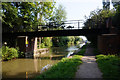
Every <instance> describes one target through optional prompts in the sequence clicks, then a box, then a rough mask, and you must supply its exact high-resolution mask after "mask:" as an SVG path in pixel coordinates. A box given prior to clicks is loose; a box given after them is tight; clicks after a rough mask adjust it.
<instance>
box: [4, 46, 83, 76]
mask: <svg viewBox="0 0 120 80" xmlns="http://www.w3.org/2000/svg"><path fill="white" fill-rule="evenodd" d="M82 45H83V44H80V45H79V47H81V46H82ZM77 47H78V46H71V47H68V48H67V47H53V48H50V49H49V50H50V51H49V53H46V54H42V55H40V57H39V58H34V59H33V58H20V59H14V60H10V61H3V62H2V78H34V77H35V76H37V75H40V74H41V73H42V72H44V71H46V70H47V69H48V68H50V67H51V66H52V65H54V64H55V63H58V62H59V61H60V60H61V59H62V58H63V57H69V56H70V54H72V53H73V52H74V51H75V50H78V49H79V48H77Z"/></svg>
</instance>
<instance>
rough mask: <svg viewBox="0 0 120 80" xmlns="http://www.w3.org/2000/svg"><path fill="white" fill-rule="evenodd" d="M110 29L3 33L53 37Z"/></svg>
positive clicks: (91, 33)
mask: <svg viewBox="0 0 120 80" xmlns="http://www.w3.org/2000/svg"><path fill="white" fill-rule="evenodd" d="M108 33H109V29H74V30H72V29H71V30H53V31H38V32H15V33H2V36H3V38H4V37H10V36H31V37H51V36H81V35H100V34H108Z"/></svg>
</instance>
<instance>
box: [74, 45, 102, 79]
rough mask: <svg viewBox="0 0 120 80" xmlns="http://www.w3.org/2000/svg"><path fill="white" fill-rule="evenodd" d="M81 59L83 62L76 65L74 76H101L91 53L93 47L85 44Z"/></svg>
mask: <svg viewBox="0 0 120 80" xmlns="http://www.w3.org/2000/svg"><path fill="white" fill-rule="evenodd" d="M82 61H83V63H82V64H81V65H80V66H79V67H78V70H77V72H76V75H75V78H102V73H101V71H100V70H99V68H98V65H97V63H96V59H95V55H94V54H93V48H91V46H90V45H88V46H87V48H86V52H85V54H84V56H83V57H82Z"/></svg>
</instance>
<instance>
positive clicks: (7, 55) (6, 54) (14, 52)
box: [0, 46, 19, 60]
mask: <svg viewBox="0 0 120 80" xmlns="http://www.w3.org/2000/svg"><path fill="white" fill-rule="evenodd" d="M1 51H2V52H1V53H0V54H2V60H10V59H13V58H17V57H18V55H19V53H18V49H17V48H9V47H7V46H3V47H2V50H1Z"/></svg>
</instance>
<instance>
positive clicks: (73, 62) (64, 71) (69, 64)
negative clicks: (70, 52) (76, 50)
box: [35, 55, 82, 80]
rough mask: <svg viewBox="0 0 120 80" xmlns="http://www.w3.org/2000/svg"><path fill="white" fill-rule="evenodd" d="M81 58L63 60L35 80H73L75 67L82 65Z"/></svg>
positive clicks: (75, 56)
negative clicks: (71, 79)
mask: <svg viewBox="0 0 120 80" xmlns="http://www.w3.org/2000/svg"><path fill="white" fill-rule="evenodd" d="M81 57H82V56H78V55H74V56H73V57H72V58H63V59H62V60H61V61H60V62H58V63H57V64H55V65H53V66H52V67H51V68H50V69H49V70H47V71H46V72H43V73H42V74H41V75H39V76H37V77H36V78H35V79H42V80H44V79H47V78H52V79H53V78H74V77H75V72H76V71H77V66H78V65H80V64H81V63H82V61H81V59H80V58H81Z"/></svg>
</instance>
